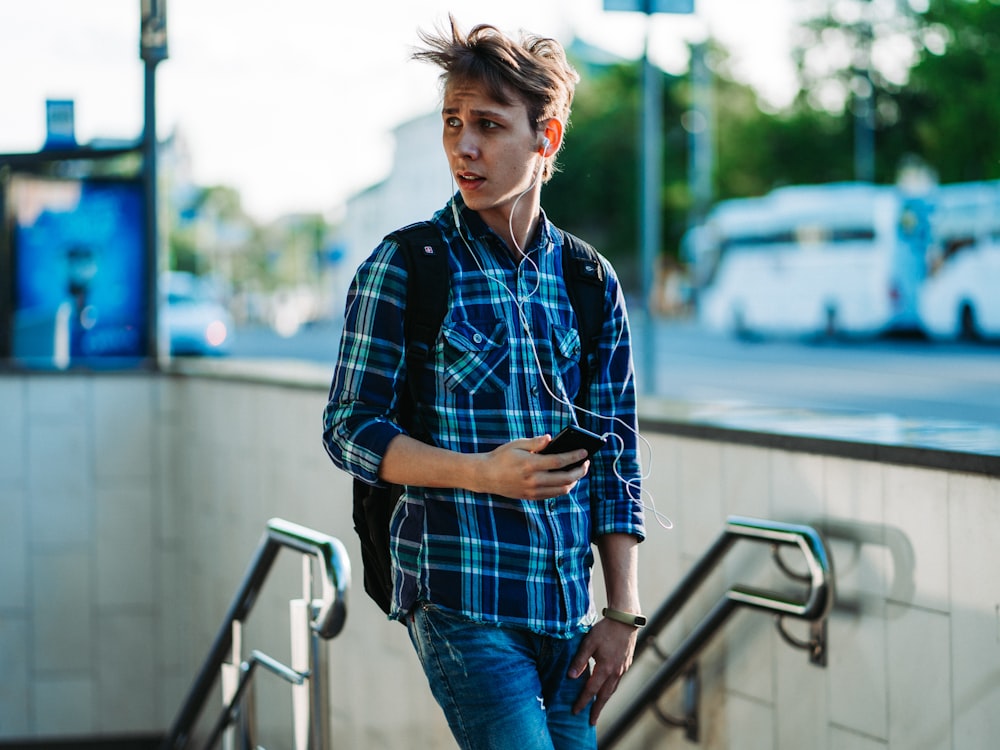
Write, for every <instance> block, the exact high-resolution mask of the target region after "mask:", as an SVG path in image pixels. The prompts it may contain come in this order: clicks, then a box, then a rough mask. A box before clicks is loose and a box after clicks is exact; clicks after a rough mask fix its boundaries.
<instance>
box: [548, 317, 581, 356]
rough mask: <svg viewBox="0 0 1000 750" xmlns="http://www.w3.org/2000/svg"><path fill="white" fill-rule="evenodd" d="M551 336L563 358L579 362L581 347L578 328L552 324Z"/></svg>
mask: <svg viewBox="0 0 1000 750" xmlns="http://www.w3.org/2000/svg"><path fill="white" fill-rule="evenodd" d="M552 338H553V343H554V344H555V346H556V348H557V349H558V350H559V354H560V355H561V356H562V357H563V359H566V360H569V361H570V362H574V363H579V361H580V351H581V347H580V332H579V331H578V330H576V329H575V328H570V327H567V326H560V325H554V326H552Z"/></svg>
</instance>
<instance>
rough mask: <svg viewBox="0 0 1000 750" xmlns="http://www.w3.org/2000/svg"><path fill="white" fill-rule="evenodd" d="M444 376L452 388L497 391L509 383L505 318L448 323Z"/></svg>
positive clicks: (444, 335) (443, 334)
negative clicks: (503, 319)
mask: <svg viewBox="0 0 1000 750" xmlns="http://www.w3.org/2000/svg"><path fill="white" fill-rule="evenodd" d="M441 333H442V338H443V340H444V349H443V355H444V379H445V385H446V386H447V388H448V390H450V391H458V392H465V393H469V394H474V393H497V392H500V391H503V390H505V389H506V388H507V386H508V385H509V384H510V344H509V342H508V340H507V326H506V325H505V324H504V322H503V321H502V320H497V319H493V320H488V321H471V320H460V321H453V322H450V323H446V324H445V325H444V326H443V327H442V329H441Z"/></svg>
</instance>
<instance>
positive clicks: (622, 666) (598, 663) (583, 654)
mask: <svg viewBox="0 0 1000 750" xmlns="http://www.w3.org/2000/svg"><path fill="white" fill-rule="evenodd" d="M638 632H639V631H638V630H636V628H634V627H632V626H631V625H626V624H625V623H621V622H617V621H615V620H608V619H603V620H598V622H597V623H596V624H595V625H594V627H593V628H591V630H590V632H589V633H587V635H586V636H585V637H584V639H583V642H582V643H581V644H580V650H579V651H577V653H576V656H575V657H573V661H572V662H571V663H570V665H569V676H570V677H572V678H574V679H575V678H577V677H579V676H580V675H581V674H583V673H584V671H585V670H586V669H587V664H588V663H589V662H590V660H591V659H593V660H594V670H593V672H592V673H591V675H590V677H589V678H588V679H587V683H586V685H584V687H583V690H582V691H581V692H580V697H579V698H577V699H576V703H574V704H573V713H574V714H578V713H580V712H581V711H582V710H583V709H585V708H586V707H587V704H588V703H590V701H591V699H592V698H593V699H594V704H593V705H592V706H591V708H590V724H591V726H596V725H597V717H598V716H600V714H601V711H602V710H603V709H604V706H605V704H607V702H608V699H609V698H611V696H612V695H614V692H615V690H617V689H618V683H619V682H620V681H621V678H622V675H624V674H625V672H627V671H628V668H629V667H630V666H631V664H632V654H633V652H634V651H635V641H636V637H637V634H638Z"/></svg>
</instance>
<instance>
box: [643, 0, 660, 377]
mask: <svg viewBox="0 0 1000 750" xmlns="http://www.w3.org/2000/svg"><path fill="white" fill-rule="evenodd" d="M651 2H652V0H646V39H645V43H644V45H643V53H642V134H641V135H642V159H641V162H640V167H641V168H640V174H641V176H640V182H641V185H640V188H641V189H640V195H641V196H642V198H641V200H642V207H641V209H640V214H641V220H640V223H639V230H640V246H641V254H640V257H641V264H640V269H639V271H640V277H641V279H642V287H641V288H642V304H643V311H644V314H645V320H644V321H643V346H642V358H643V362H642V378H641V379H640V381H639V385H640V390H641V392H642V393H645V394H647V395H648V394H651V393H655V392H656V383H655V382H654V381H655V379H656V352H655V348H656V335H655V331H654V325H653V323H654V320H653V318H654V313H655V311H654V310H653V281H654V280H655V279H656V278H657V273H656V259H657V256H658V255H659V251H660V236H661V226H662V220H661V216H660V191H661V186H662V185H663V89H662V80H661V77H660V75H659V69H658V68H657V67H656V66H655V65H653V63H652V61H651V60H650V59H649V38H650V32H651V27H652V13H651V12H650V5H651Z"/></svg>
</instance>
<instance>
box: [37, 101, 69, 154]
mask: <svg viewBox="0 0 1000 750" xmlns="http://www.w3.org/2000/svg"><path fill="white" fill-rule="evenodd" d="M73 110H74V105H73V100H72V99H46V100H45V146H44V148H76V125H75V118H74V114H73Z"/></svg>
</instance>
